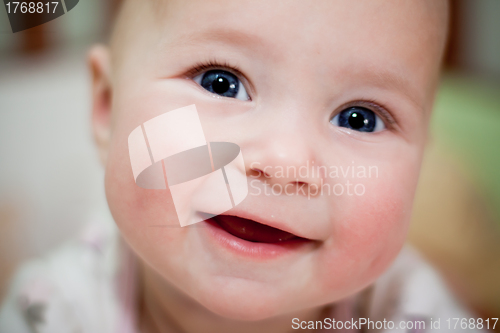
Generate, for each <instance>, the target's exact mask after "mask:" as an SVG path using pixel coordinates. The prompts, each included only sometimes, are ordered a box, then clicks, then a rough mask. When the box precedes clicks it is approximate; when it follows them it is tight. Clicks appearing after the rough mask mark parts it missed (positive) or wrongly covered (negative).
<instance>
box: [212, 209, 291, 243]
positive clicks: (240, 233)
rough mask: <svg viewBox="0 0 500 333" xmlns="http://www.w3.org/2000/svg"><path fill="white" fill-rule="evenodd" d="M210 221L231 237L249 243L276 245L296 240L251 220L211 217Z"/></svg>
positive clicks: (288, 234)
mask: <svg viewBox="0 0 500 333" xmlns="http://www.w3.org/2000/svg"><path fill="white" fill-rule="evenodd" d="M212 220H214V221H215V222H217V224H219V225H220V226H221V227H222V228H223V229H224V230H226V231H227V232H229V233H230V234H232V235H233V236H236V237H239V238H242V239H245V240H247V241H251V242H260V243H278V242H283V241H287V240H290V239H294V238H298V237H297V236H295V235H293V234H291V233H289V232H286V231H283V230H279V229H276V228H273V227H269V226H267V225H264V224H261V223H257V222H255V221H252V220H247V219H243V218H241V217H236V216H230V215H218V216H216V217H213V218H212Z"/></svg>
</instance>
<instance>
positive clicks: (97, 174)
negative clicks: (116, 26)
mask: <svg viewBox="0 0 500 333" xmlns="http://www.w3.org/2000/svg"><path fill="white" fill-rule="evenodd" d="M116 2H117V1H114V0H108V1H103V0H82V1H80V3H79V4H78V6H77V7H76V8H75V9H73V10H72V11H70V12H68V13H67V14H65V15H63V16H62V17H59V18H58V19H56V20H54V21H51V22H48V23H46V24H44V25H41V26H38V27H35V28H32V29H29V30H26V31H23V32H19V33H16V34H13V33H12V31H11V28H10V26H9V23H8V18H7V13H6V10H5V7H4V6H1V5H0V299H1V297H2V296H3V295H4V293H5V290H6V288H7V283H8V280H9V278H10V276H11V274H12V273H13V270H14V269H15V267H16V266H17V265H18V264H19V263H20V262H21V261H22V260H25V259H27V258H30V257H33V256H36V255H39V254H41V253H43V252H45V251H47V250H49V249H51V248H53V247H54V246H56V245H58V244H60V243H61V242H62V241H64V240H65V239H67V238H68V237H71V236H72V235H75V234H76V233H77V232H78V231H79V230H80V229H81V228H82V226H83V225H84V224H85V223H86V222H88V221H89V220H92V219H94V218H97V216H99V215H100V214H102V212H104V211H106V209H107V208H106V202H105V197H104V191H103V171H102V170H101V167H100V165H99V162H98V159H97V155H96V153H95V151H94V148H93V143H92V138H91V134H90V119H89V115H90V89H89V88H90V80H89V76H88V73H87V69H86V62H85V55H86V50H87V49H88V47H89V45H91V44H92V43H95V42H100V41H105V38H106V35H107V33H108V30H109V25H110V22H111V20H112V17H113V15H114V13H115V11H116V10H115V9H116V7H117V4H116ZM445 69H446V70H445V75H444V76H443V80H442V83H441V87H440V91H439V94H438V96H437V101H436V108H435V113H434V116H433V120H432V124H431V130H432V135H431V138H430V140H429V144H428V148H427V152H426V157H425V159H424V165H423V170H422V176H421V181H420V184H419V188H418V191H417V198H416V203H415V209H414V217H413V224H412V229H411V232H410V236H409V239H410V242H411V243H413V244H414V245H415V246H416V247H417V248H418V249H419V250H420V251H421V252H422V253H423V254H424V256H425V257H427V259H428V260H430V261H431V262H432V263H434V265H435V266H436V267H437V268H438V269H439V270H440V272H441V273H442V274H443V276H444V277H445V278H446V280H447V282H448V283H449V285H450V287H451V288H452V289H453V290H454V291H455V293H456V294H457V295H458V296H459V298H460V299H461V300H462V301H463V302H465V303H466V304H468V306H469V307H470V308H472V309H473V311H475V312H476V314H477V316H482V317H485V318H486V317H500V1H499V0H452V22H451V35H450V42H449V45H448V51H447V54H446V59H445ZM497 326H500V325H497ZM499 330H500V328H499Z"/></svg>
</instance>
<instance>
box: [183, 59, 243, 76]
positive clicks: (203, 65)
mask: <svg viewBox="0 0 500 333" xmlns="http://www.w3.org/2000/svg"><path fill="white" fill-rule="evenodd" d="M210 69H222V70H228V71H229V72H232V73H233V74H234V75H236V76H238V78H241V77H244V75H243V74H242V73H241V71H240V70H239V69H238V67H237V66H234V65H231V64H229V63H228V62H219V61H217V60H209V61H206V62H199V63H197V64H196V65H194V66H193V68H191V69H190V70H188V71H187V72H186V76H188V77H194V76H196V75H198V74H201V72H205V71H207V70H210Z"/></svg>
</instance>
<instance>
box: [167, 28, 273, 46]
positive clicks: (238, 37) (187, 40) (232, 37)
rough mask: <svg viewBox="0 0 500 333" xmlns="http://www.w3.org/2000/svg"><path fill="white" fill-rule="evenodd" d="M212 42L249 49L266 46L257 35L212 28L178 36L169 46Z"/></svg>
mask: <svg viewBox="0 0 500 333" xmlns="http://www.w3.org/2000/svg"><path fill="white" fill-rule="evenodd" d="M210 42H221V43H228V44H231V45H239V46H245V47H247V48H250V47H251V46H255V45H258V44H261V45H266V42H265V40H264V39H262V38H261V37H259V36H258V35H255V34H251V33H247V32H242V31H239V30H235V29H227V28H225V29H223V28H212V29H207V30H205V31H202V32H194V33H187V34H182V35H178V36H177V37H176V38H175V40H174V41H173V42H172V43H171V44H169V46H171V45H175V46H183V45H193V44H198V43H210Z"/></svg>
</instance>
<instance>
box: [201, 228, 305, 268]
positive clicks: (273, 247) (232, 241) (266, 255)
mask: <svg viewBox="0 0 500 333" xmlns="http://www.w3.org/2000/svg"><path fill="white" fill-rule="evenodd" d="M202 223H203V224H205V226H206V228H200V229H204V230H206V231H207V233H208V234H209V236H210V238H211V239H212V240H213V241H215V243H216V244H217V245H219V246H221V247H222V248H224V249H226V250H228V251H230V252H231V253H234V254H237V255H240V256H244V257H248V258H253V259H257V260H269V259H274V258H278V257H282V256H286V255H290V254H292V253H296V252H298V251H301V250H303V249H304V248H305V247H306V246H307V245H309V244H311V243H313V241H311V240H307V239H303V238H298V239H291V240H288V241H284V242H280V243H257V242H250V241H247V240H244V239H241V238H239V237H236V236H233V235H232V234H230V233H229V232H227V231H226V230H224V229H222V228H221V227H220V226H219V225H218V224H217V223H216V222H214V221H211V220H206V221H204V222H202Z"/></svg>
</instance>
